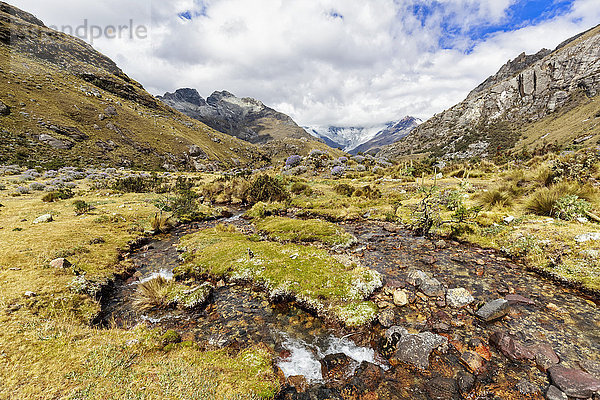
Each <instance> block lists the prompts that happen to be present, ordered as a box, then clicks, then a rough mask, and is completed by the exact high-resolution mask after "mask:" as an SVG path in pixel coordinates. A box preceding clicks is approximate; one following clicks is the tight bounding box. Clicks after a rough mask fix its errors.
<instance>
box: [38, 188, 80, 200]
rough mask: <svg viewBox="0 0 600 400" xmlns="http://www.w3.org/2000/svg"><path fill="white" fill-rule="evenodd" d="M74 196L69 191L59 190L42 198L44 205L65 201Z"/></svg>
mask: <svg viewBox="0 0 600 400" xmlns="http://www.w3.org/2000/svg"><path fill="white" fill-rule="evenodd" d="M74 196H75V193H73V191H72V190H71V189H61V190H59V191H55V192H50V193H47V194H45V195H44V197H42V201H43V202H44V203H53V202H55V201H58V200H67V199H71V198H73V197H74Z"/></svg>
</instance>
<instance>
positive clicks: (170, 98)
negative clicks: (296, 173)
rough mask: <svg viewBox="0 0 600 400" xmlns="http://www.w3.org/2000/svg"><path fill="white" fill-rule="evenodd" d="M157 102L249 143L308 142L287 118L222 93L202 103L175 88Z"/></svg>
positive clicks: (254, 102) (257, 103)
mask: <svg viewBox="0 0 600 400" xmlns="http://www.w3.org/2000/svg"><path fill="white" fill-rule="evenodd" d="M159 99H160V100H161V101H162V102H164V103H165V104H167V105H169V106H171V107H173V108H174V109H176V110H178V111H181V112H182V113H184V114H186V115H187V116H189V117H191V118H194V119H197V120H199V121H201V122H204V123H205V124H206V125H208V126H210V127H211V128H213V129H215V130H217V131H219V132H223V133H227V134H229V135H232V136H235V137H237V138H239V139H242V140H245V141H248V142H251V143H266V142H269V141H272V140H276V139H286V138H294V139H302V138H304V139H311V138H312V137H311V136H310V135H309V134H308V133H306V131H305V130H304V129H302V128H300V127H299V126H298V125H297V124H296V123H295V122H294V121H293V120H292V119H291V118H290V117H289V116H287V115H285V114H283V113H280V112H278V111H275V110H274V109H272V108H269V107H267V106H265V105H264V104H263V103H261V102H260V101H258V100H255V99H251V98H243V99H240V98H238V97H235V96H234V95H233V94H231V93H229V92H227V91H222V92H214V93H213V94H212V95H210V96H209V97H208V98H207V99H206V100H204V99H203V98H202V97H201V96H200V94H199V93H198V91H197V90H195V89H189V88H187V89H178V90H176V91H175V93H165V95H164V96H162V97H159Z"/></svg>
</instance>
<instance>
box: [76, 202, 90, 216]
mask: <svg viewBox="0 0 600 400" xmlns="http://www.w3.org/2000/svg"><path fill="white" fill-rule="evenodd" d="M73 206H74V207H75V214H77V215H83V214H86V213H88V212H90V211H91V209H92V206H91V205H90V204H89V203H86V202H85V201H83V200H75V201H74V202H73Z"/></svg>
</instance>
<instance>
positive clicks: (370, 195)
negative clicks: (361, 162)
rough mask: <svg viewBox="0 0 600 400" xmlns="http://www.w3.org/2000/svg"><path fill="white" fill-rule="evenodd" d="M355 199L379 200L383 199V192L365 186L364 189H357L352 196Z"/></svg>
mask: <svg viewBox="0 0 600 400" xmlns="http://www.w3.org/2000/svg"><path fill="white" fill-rule="evenodd" d="M352 195H353V196H355V197H366V198H367V199H369V200H375V199H379V198H380V197H381V190H379V189H378V188H376V187H371V186H370V185H367V186H363V187H362V188H359V189H356V190H355V191H354V193H353V194H352Z"/></svg>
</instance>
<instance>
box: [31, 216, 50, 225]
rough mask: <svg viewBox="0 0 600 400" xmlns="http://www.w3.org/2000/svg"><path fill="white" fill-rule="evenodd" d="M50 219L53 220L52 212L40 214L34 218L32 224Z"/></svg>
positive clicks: (43, 222)
mask: <svg viewBox="0 0 600 400" xmlns="http://www.w3.org/2000/svg"><path fill="white" fill-rule="evenodd" d="M52 221H54V219H53V218H52V214H44V215H40V216H39V217H37V218H36V219H34V220H33V223H34V224H45V223H48V222H52Z"/></svg>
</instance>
